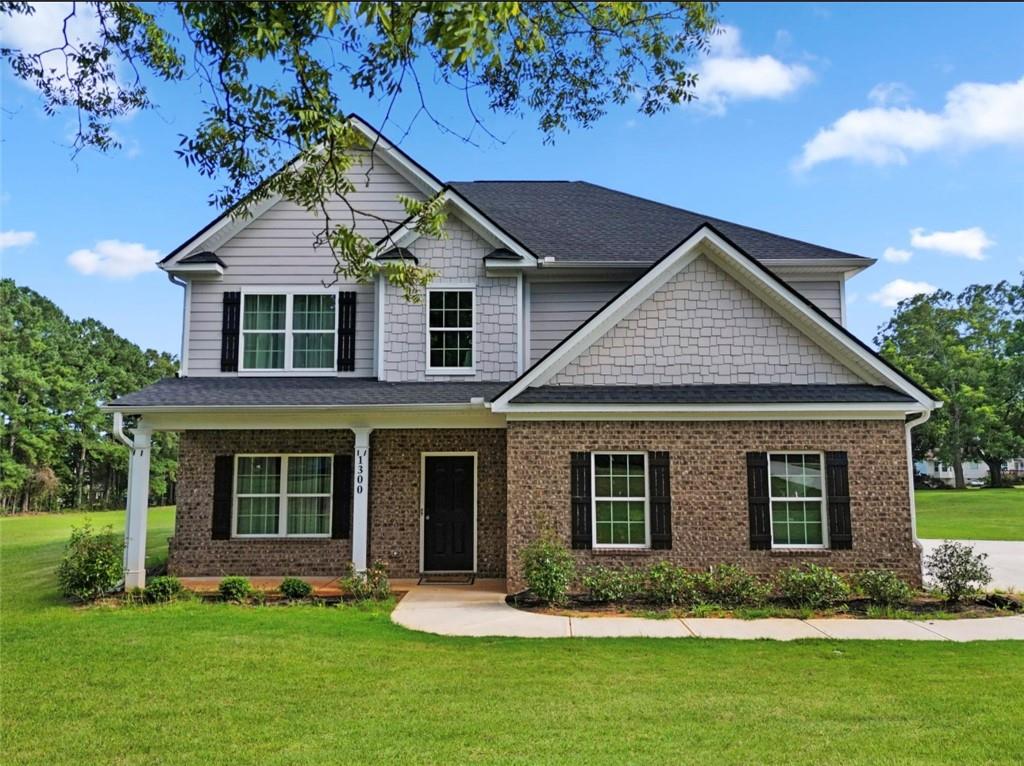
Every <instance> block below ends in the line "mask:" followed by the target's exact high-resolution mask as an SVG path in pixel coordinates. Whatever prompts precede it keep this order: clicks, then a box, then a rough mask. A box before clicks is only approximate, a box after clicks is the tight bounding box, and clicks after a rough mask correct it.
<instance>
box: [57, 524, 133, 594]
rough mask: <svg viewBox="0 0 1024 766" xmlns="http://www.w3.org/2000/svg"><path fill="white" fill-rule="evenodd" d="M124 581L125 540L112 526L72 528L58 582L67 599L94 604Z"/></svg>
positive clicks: (58, 574)
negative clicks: (99, 529) (97, 529)
mask: <svg viewBox="0 0 1024 766" xmlns="http://www.w3.org/2000/svg"><path fill="white" fill-rule="evenodd" d="M123 579H124V540H123V539H122V538H121V537H119V536H117V535H115V534H114V530H113V528H112V527H109V526H108V527H104V528H103V530H102V531H101V532H99V533H97V532H94V531H93V528H92V524H90V523H89V521H88V520H86V521H85V522H84V523H83V524H82V526H80V527H73V528H72V530H71V539H70V540H69V541H68V544H67V547H66V548H65V549H64V557H63V558H62V559H61V562H60V564H59V565H58V567H57V582H58V584H59V586H60V592H61V593H62V594H63V595H64V596H68V597H70V598H77V599H79V600H81V601H91V600H93V599H97V598H99V597H100V596H103V595H105V594H107V593H110V592H111V591H112V590H114V588H116V587H117V585H118V584H119V583H120V582H121V581H122V580H123Z"/></svg>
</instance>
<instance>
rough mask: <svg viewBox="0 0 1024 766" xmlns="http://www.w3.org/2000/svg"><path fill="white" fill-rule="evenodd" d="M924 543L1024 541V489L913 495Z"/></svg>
mask: <svg viewBox="0 0 1024 766" xmlns="http://www.w3.org/2000/svg"><path fill="white" fill-rule="evenodd" d="M914 497H915V499H916V500H915V504H916V505H917V536H918V537H923V538H925V539H926V540H929V539H935V540H941V539H946V538H951V539H958V540H1024V488H1017V489H960V490H953V489H925V490H918V491H917V492H916V493H915V495H914Z"/></svg>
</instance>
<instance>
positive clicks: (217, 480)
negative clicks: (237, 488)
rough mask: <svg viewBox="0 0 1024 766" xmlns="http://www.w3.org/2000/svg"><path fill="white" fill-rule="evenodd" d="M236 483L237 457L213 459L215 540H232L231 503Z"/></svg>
mask: <svg viewBox="0 0 1024 766" xmlns="http://www.w3.org/2000/svg"><path fill="white" fill-rule="evenodd" d="M234 483H235V456H234V455H217V456H216V457H215V458H214V459H213V535H212V538H213V539H214V540H230V539H231V501H232V494H233V489H234Z"/></svg>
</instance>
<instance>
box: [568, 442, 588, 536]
mask: <svg viewBox="0 0 1024 766" xmlns="http://www.w3.org/2000/svg"><path fill="white" fill-rule="evenodd" d="M571 458H572V459H571V464H570V468H569V477H570V478H569V483H570V487H571V492H572V547H573V548H590V547H592V546H593V536H592V533H591V529H590V527H591V525H590V498H591V494H590V453H589V452H573V453H572V455H571Z"/></svg>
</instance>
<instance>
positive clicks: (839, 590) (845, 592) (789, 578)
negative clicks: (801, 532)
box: [777, 564, 850, 609]
mask: <svg viewBox="0 0 1024 766" xmlns="http://www.w3.org/2000/svg"><path fill="white" fill-rule="evenodd" d="M777 582H778V587H779V593H780V595H781V596H782V597H783V598H784V599H786V601H788V602H790V604H792V605H793V606H797V607H801V606H803V607H808V608H810V609H827V608H829V607H832V606H835V605H837V604H839V603H840V602H842V601H844V600H846V599H847V598H849V596H850V586H849V585H848V584H847V582H846V580H844V579H843V578H842V576H841V575H840V574H839V573H838V572H836V571H834V570H832V569H829V568H828V567H819V566H818V565H817V564H805V565H804V566H802V567H790V568H789V569H783V570H782V571H781V572H779V576H778V579H777Z"/></svg>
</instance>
